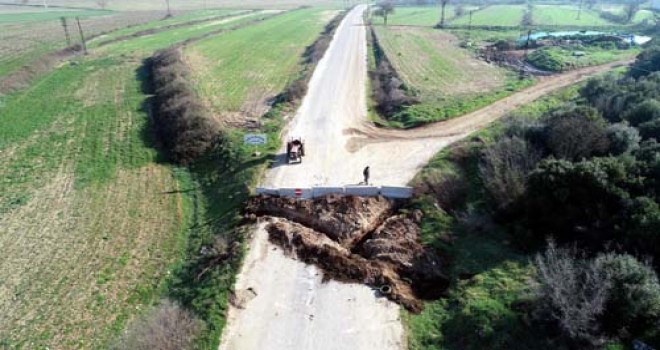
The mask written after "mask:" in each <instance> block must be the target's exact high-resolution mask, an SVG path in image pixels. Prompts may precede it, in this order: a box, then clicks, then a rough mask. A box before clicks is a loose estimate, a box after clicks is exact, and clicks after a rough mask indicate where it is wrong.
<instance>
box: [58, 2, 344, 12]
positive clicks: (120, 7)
mask: <svg viewBox="0 0 660 350" xmlns="http://www.w3.org/2000/svg"><path fill="white" fill-rule="evenodd" d="M47 2H48V4H49V5H50V6H51V8H52V6H63V7H69V8H92V9H94V8H98V6H97V4H96V2H95V1H90V0H47ZM344 5H345V2H344V1H342V0H277V1H273V0H170V7H171V8H172V9H173V10H199V9H210V8H242V9H293V8H297V7H300V6H325V7H331V8H335V9H339V8H343V7H344ZM165 6H166V5H165V1H162V0H140V1H135V0H112V1H110V2H109V3H108V7H107V8H108V9H110V10H117V11H153V10H165Z"/></svg>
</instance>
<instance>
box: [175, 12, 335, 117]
mask: <svg viewBox="0 0 660 350" xmlns="http://www.w3.org/2000/svg"><path fill="white" fill-rule="evenodd" d="M335 13H336V12H335V11H329V10H319V9H305V10H297V11H293V12H290V13H287V14H284V15H280V16H277V17H275V18H273V19H271V20H269V21H265V22H262V23H259V24H257V25H253V26H251V27H249V28H245V29H242V30H240V31H235V32H232V33H227V34H226V35H223V36H220V37H217V38H216V37H210V38H208V39H205V40H202V41H200V42H197V43H195V44H193V45H191V46H189V47H187V48H186V56H187V60H188V61H189V62H192V66H193V67H194V79H195V84H196V87H197V88H198V89H199V94H200V96H201V97H202V98H203V99H204V100H205V101H207V104H208V105H209V106H211V107H212V109H213V111H214V112H215V113H216V114H227V113H229V114H231V113H239V114H241V115H248V116H251V117H258V116H260V115H261V114H263V113H264V112H265V111H266V110H267V104H266V102H267V101H268V100H269V99H271V98H272V97H274V96H275V95H276V94H277V93H279V92H280V91H281V90H282V89H283V88H284V86H285V84H286V83H287V82H288V81H289V80H290V79H292V78H293V77H295V76H296V74H297V73H298V71H299V63H300V61H301V55H302V53H303V51H304V50H305V47H306V46H307V45H310V44H311V43H312V42H313V41H314V40H315V39H316V37H317V36H318V35H319V34H320V33H321V30H322V29H323V24H324V23H325V22H327V21H328V20H330V19H331V18H332V17H333V16H334V14H335ZM294 43H295V44H294Z"/></svg>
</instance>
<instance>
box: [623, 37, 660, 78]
mask: <svg viewBox="0 0 660 350" xmlns="http://www.w3.org/2000/svg"><path fill="white" fill-rule="evenodd" d="M657 71H660V46H658V45H657V44H656V45H653V46H651V47H649V48H646V49H645V50H644V51H642V53H640V54H639V55H638V56H637V59H636V60H635V63H633V65H632V67H631V68H630V75H631V76H632V77H634V78H638V77H642V76H645V75H649V74H650V73H652V72H657Z"/></svg>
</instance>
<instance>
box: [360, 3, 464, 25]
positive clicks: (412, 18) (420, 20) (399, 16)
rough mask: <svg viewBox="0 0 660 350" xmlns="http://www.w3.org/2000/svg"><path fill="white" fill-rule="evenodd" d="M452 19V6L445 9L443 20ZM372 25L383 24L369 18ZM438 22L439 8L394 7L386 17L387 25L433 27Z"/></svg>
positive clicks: (373, 18)
mask: <svg viewBox="0 0 660 350" xmlns="http://www.w3.org/2000/svg"><path fill="white" fill-rule="evenodd" d="M452 17H454V6H451V5H447V7H445V19H450V18H452ZM371 19H372V21H373V23H374V24H383V18H382V17H377V16H373V15H372V17H371ZM439 22H440V6H415V7H396V8H395V9H394V13H393V14H391V15H389V16H388V17H387V24H388V25H415V26H428V27H433V26H435V25H436V24H438V23H439Z"/></svg>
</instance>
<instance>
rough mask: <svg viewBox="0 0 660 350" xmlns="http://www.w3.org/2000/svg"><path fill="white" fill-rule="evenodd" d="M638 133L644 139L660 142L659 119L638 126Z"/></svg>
mask: <svg viewBox="0 0 660 350" xmlns="http://www.w3.org/2000/svg"><path fill="white" fill-rule="evenodd" d="M639 133H640V134H641V135H642V137H643V138H645V139H655V140H660V118H659V119H654V120H651V121H648V122H646V123H642V124H640V125H639Z"/></svg>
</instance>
